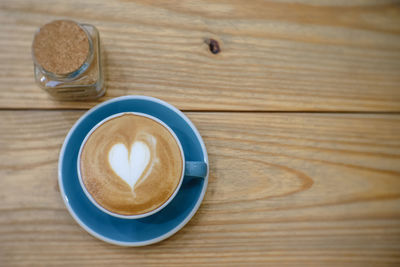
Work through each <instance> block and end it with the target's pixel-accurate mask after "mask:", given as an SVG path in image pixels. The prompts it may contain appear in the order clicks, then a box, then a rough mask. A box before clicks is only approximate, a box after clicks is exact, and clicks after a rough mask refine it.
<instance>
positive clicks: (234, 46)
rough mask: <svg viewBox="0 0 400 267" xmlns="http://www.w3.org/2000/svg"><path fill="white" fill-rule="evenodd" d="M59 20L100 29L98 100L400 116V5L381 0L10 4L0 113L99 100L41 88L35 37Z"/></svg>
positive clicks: (0, 47)
mask: <svg viewBox="0 0 400 267" xmlns="http://www.w3.org/2000/svg"><path fill="white" fill-rule="evenodd" d="M60 18H68V19H73V20H76V21H79V22H86V23H91V24H94V25H96V26H97V27H98V29H99V30H100V33H101V38H102V42H103V48H104V57H105V77H106V86H107V88H108V91H107V94H106V96H105V97H104V98H103V99H101V100H100V101H102V100H105V99H109V98H113V97H116V96H120V95H127V94H139V95H151V96H155V97H159V98H162V99H164V100H166V101H168V102H170V103H172V104H174V105H176V106H177V107H178V108H180V109H184V110H209V111H212V110H250V111H262V110H277V111H280V110H294V111H305V110H307V111H320V110H324V111H389V112H391V111H395V112H398V111H400V89H399V88H400V5H399V2H398V1H377V0H368V1H352V2H348V1H344V0H341V1H316V0H300V1H299V0H297V1H286V0H285V1H263V0H255V1H239V0H235V1H222V0H221V1H209V0H204V1H172V2H170V1H147V0H146V1H144V0H143V1H131V0H120V1H115V2H114V1H99V0H88V1H78V0H70V1H61V0H60V1H50V0H42V1H40V2H37V1H29V0H23V1H13V0H2V1H1V2H0V25H1V26H0V62H1V64H0V108H3V109H4V108H12V109H23V108H30V109H31V108H40V109H53V108H64V109H65V108H79V109H86V108H89V107H91V106H93V105H94V104H96V103H97V102H91V103H88V102H57V101H53V100H50V99H49V98H48V97H47V95H46V93H45V92H43V91H41V90H40V89H39V88H38V87H37V86H36V85H35V84H34V78H33V67H32V60H31V42H32V39H33V34H34V32H35V31H36V30H37V29H38V27H40V26H41V25H43V24H44V23H47V22H49V21H51V20H54V19H60ZM210 38H213V39H215V40H216V41H218V42H219V44H220V47H221V52H220V53H219V54H216V55H214V54H212V53H210V51H209V48H208V45H207V44H206V43H207V40H208V39H210Z"/></svg>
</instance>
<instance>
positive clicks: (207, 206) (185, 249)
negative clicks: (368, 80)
mask: <svg viewBox="0 0 400 267" xmlns="http://www.w3.org/2000/svg"><path fill="white" fill-rule="evenodd" d="M81 114H82V112H81V111H53V112H50V111H1V112H0V129H1V130H0V151H1V153H0V178H1V179H0V263H1V264H0V265H2V266H32V265H41V266H44V265H46V266H61V265H63V266H71V265H76V264H79V265H85V266H86V265H95V266H119V265H126V264H129V265H132V264H133V265H135V264H137V265H139V266H145V265H148V266H160V265H162V266H180V265H182V266H192V265H200V264H204V265H206V266H210V265H229V266H230V265H235V264H236V265H244V266H256V265H260V266H267V265H268V264H269V265H273V266H284V265H285V266H286V265H293V266H299V265H302V266H310V265H319V266H322V265H323V266H325V265H333V266H346V265H356V266H367V265H374V266H377V265H385V266H391V265H392V266H398V265H399V264H400V255H399V251H400V209H399V207H400V149H399V148H400V134H399V133H400V116H399V115H365V114H364V115H349V114H347V115H337V114H307V115H306V116H305V114H301V113H299V114H296V113H295V114H284V113H274V114H262V113H188V116H189V117H190V118H191V119H192V120H193V122H194V123H195V124H196V125H197V126H198V129H199V131H200V133H201V134H202V135H203V137H204V140H205V143H206V146H207V148H208V151H209V156H210V166H211V176H210V183H209V188H208V191H207V193H206V196H205V200H204V202H203V204H202V206H201V208H200V210H199V211H198V213H197V214H196V215H195V216H194V218H193V219H192V220H191V222H190V223H189V224H188V225H187V226H186V227H184V228H183V229H182V230H181V231H180V232H178V233H177V234H176V235H174V236H173V237H171V238H169V239H168V240H166V241H164V242H161V243H159V244H156V245H152V246H148V247H143V248H120V247H117V246H113V245H109V244H106V243H104V242H102V241H99V240H97V239H95V238H93V237H92V236H90V235H89V234H87V233H86V232H85V231H84V230H83V229H81V228H80V227H79V226H78V225H77V223H75V222H74V220H73V219H72V217H71V216H70V215H69V213H68V212H67V210H66V208H65V207H64V205H63V203H62V200H61V197H60V194H59V192H58V187H57V159H58V153H59V150H60V146H61V144H62V142H63V139H64V137H65V135H66V133H67V131H68V130H69V128H70V127H71V126H72V124H73V123H74V122H75V121H76V119H78V117H79V116H80V115H81Z"/></svg>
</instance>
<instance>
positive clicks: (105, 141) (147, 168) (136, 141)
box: [79, 113, 183, 215]
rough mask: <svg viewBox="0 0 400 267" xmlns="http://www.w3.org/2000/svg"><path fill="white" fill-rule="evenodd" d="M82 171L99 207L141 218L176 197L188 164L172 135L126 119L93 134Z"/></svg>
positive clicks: (145, 122)
mask: <svg viewBox="0 0 400 267" xmlns="http://www.w3.org/2000/svg"><path fill="white" fill-rule="evenodd" d="M79 168H80V172H81V177H82V181H83V183H84V186H85V187H86V189H87V191H88V192H89V194H90V195H91V196H92V198H93V199H94V200H95V201H96V202H97V203H98V204H99V205H101V206H102V207H103V208H105V209H107V210H109V211H111V212H113V213H116V214H121V215H137V214H143V213H147V212H150V211H152V210H154V209H156V208H158V207H159V206H161V205H162V204H163V203H165V202H166V201H167V200H168V199H169V197H170V196H171V195H172V194H173V193H174V191H175V189H176V188H177V186H178V185H179V182H180V179H181V176H182V171H183V159H182V155H181V152H180V149H179V145H178V144H177V142H176V140H175V138H174V137H173V135H172V134H171V133H170V132H169V131H168V129H166V128H165V127H164V126H163V125H161V124H160V123H158V122H156V121H154V120H152V119H150V118H147V117H144V116H140V115H136V114H129V113H127V114H124V115H121V116H118V117H115V118H112V119H110V120H107V121H106V122H104V123H103V124H102V125H100V126H99V127H98V128H96V129H95V130H94V131H93V132H92V133H91V135H90V136H89V137H88V139H87V141H86V143H85V144H84V146H83V148H82V152H81V158H80V162H79Z"/></svg>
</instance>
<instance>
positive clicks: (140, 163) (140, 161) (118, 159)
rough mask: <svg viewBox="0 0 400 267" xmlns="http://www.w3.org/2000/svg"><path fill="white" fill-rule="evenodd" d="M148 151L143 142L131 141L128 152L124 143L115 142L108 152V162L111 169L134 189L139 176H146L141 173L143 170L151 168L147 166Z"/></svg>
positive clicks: (148, 160)
mask: <svg viewBox="0 0 400 267" xmlns="http://www.w3.org/2000/svg"><path fill="white" fill-rule="evenodd" d="M150 153H151V152H150V149H149V147H148V146H147V145H146V143H144V142H135V143H133V145H132V147H131V151H130V153H129V152H128V149H127V148H126V146H125V145H124V144H115V145H114V146H113V147H112V148H111V150H110V152H109V153H108V162H109V163H110V166H111V168H112V169H113V171H114V172H115V173H116V174H117V175H118V176H119V177H121V178H122V179H123V180H124V181H125V182H126V183H127V184H128V185H129V186H130V187H132V188H133V189H134V188H135V184H136V182H137V181H138V180H139V178H141V177H143V179H145V178H146V177H147V175H143V174H144V171H145V170H146V169H148V170H147V172H149V171H151V168H147V166H148V165H149V163H150ZM153 153H154V152H153Z"/></svg>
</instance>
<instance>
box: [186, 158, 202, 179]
mask: <svg viewBox="0 0 400 267" xmlns="http://www.w3.org/2000/svg"><path fill="white" fill-rule="evenodd" d="M206 175H207V164H206V163H205V162H202V161H186V163H185V176H193V177H206Z"/></svg>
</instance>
